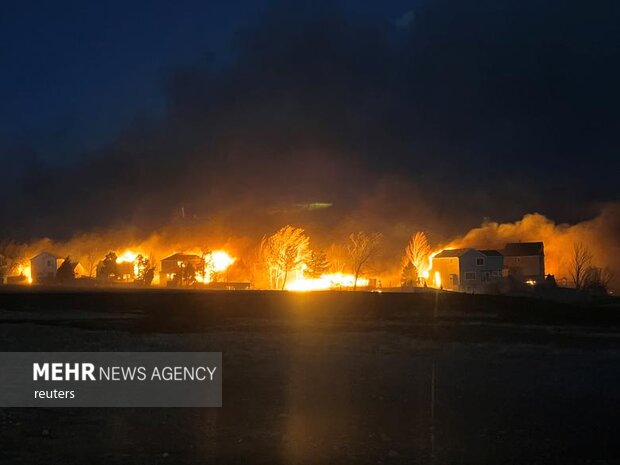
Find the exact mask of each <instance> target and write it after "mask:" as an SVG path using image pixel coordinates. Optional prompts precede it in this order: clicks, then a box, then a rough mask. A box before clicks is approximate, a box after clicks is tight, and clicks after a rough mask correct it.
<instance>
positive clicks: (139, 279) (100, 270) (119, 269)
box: [97, 252, 155, 286]
mask: <svg viewBox="0 0 620 465" xmlns="http://www.w3.org/2000/svg"><path fill="white" fill-rule="evenodd" d="M123 268H129V269H128V270H125V269H123ZM127 271H129V273H127ZM127 274H129V275H130V277H131V278H132V279H133V282H134V283H135V284H138V285H142V286H150V285H151V283H152V282H153V279H154V278H155V266H154V265H152V264H151V261H150V259H149V258H148V257H144V256H143V255H138V256H136V258H135V260H134V261H133V262H131V263H129V262H126V263H118V256H117V255H116V253H114V252H108V253H107V254H106V256H105V257H104V258H103V260H101V261H100V262H99V263H98V264H97V279H98V280H103V281H108V282H113V281H122V280H124V279H125V275H127Z"/></svg>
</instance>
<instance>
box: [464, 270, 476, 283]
mask: <svg viewBox="0 0 620 465" xmlns="http://www.w3.org/2000/svg"><path fill="white" fill-rule="evenodd" d="M475 279H476V272H475V271H466V272H465V280H467V281H473V280H475Z"/></svg>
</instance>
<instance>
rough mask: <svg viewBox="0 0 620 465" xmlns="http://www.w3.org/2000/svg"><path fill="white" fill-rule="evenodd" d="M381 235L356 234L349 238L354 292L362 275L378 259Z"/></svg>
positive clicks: (348, 249) (348, 248)
mask: <svg viewBox="0 0 620 465" xmlns="http://www.w3.org/2000/svg"><path fill="white" fill-rule="evenodd" d="M381 237H382V236H381V234H379V233H366V232H362V231H360V232H356V233H353V234H351V235H350V236H349V244H348V247H347V251H348V253H349V260H350V261H351V267H352V268H353V276H354V278H355V281H354V283H353V290H356V289H357V280H358V278H359V276H360V274H361V273H362V272H363V271H364V269H366V267H368V265H370V264H371V263H372V261H373V260H374V259H375V258H376V256H377V254H378V252H379V247H380V244H381Z"/></svg>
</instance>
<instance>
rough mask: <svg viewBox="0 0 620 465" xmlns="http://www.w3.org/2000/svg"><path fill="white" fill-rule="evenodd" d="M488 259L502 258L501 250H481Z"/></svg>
mask: <svg viewBox="0 0 620 465" xmlns="http://www.w3.org/2000/svg"><path fill="white" fill-rule="evenodd" d="M480 253H483V254H484V255H486V256H487V257H502V256H503V255H502V253H501V252H500V251H499V250H480Z"/></svg>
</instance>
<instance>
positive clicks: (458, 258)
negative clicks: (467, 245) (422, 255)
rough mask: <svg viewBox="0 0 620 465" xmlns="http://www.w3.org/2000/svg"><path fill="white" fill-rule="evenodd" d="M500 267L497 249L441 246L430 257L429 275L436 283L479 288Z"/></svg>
mask: <svg viewBox="0 0 620 465" xmlns="http://www.w3.org/2000/svg"><path fill="white" fill-rule="evenodd" d="M503 267H504V257H503V256H502V254H501V253H500V252H498V251H497V250H476V249H453V250H443V251H441V252H439V253H438V254H437V255H435V256H434V257H433V269H432V276H433V277H434V282H435V285H436V286H437V287H442V288H444V289H447V290H451V291H460V292H481V291H484V289H485V288H486V287H487V286H488V285H489V284H490V283H492V282H493V281H497V280H499V279H500V278H501V277H502V269H503Z"/></svg>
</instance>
